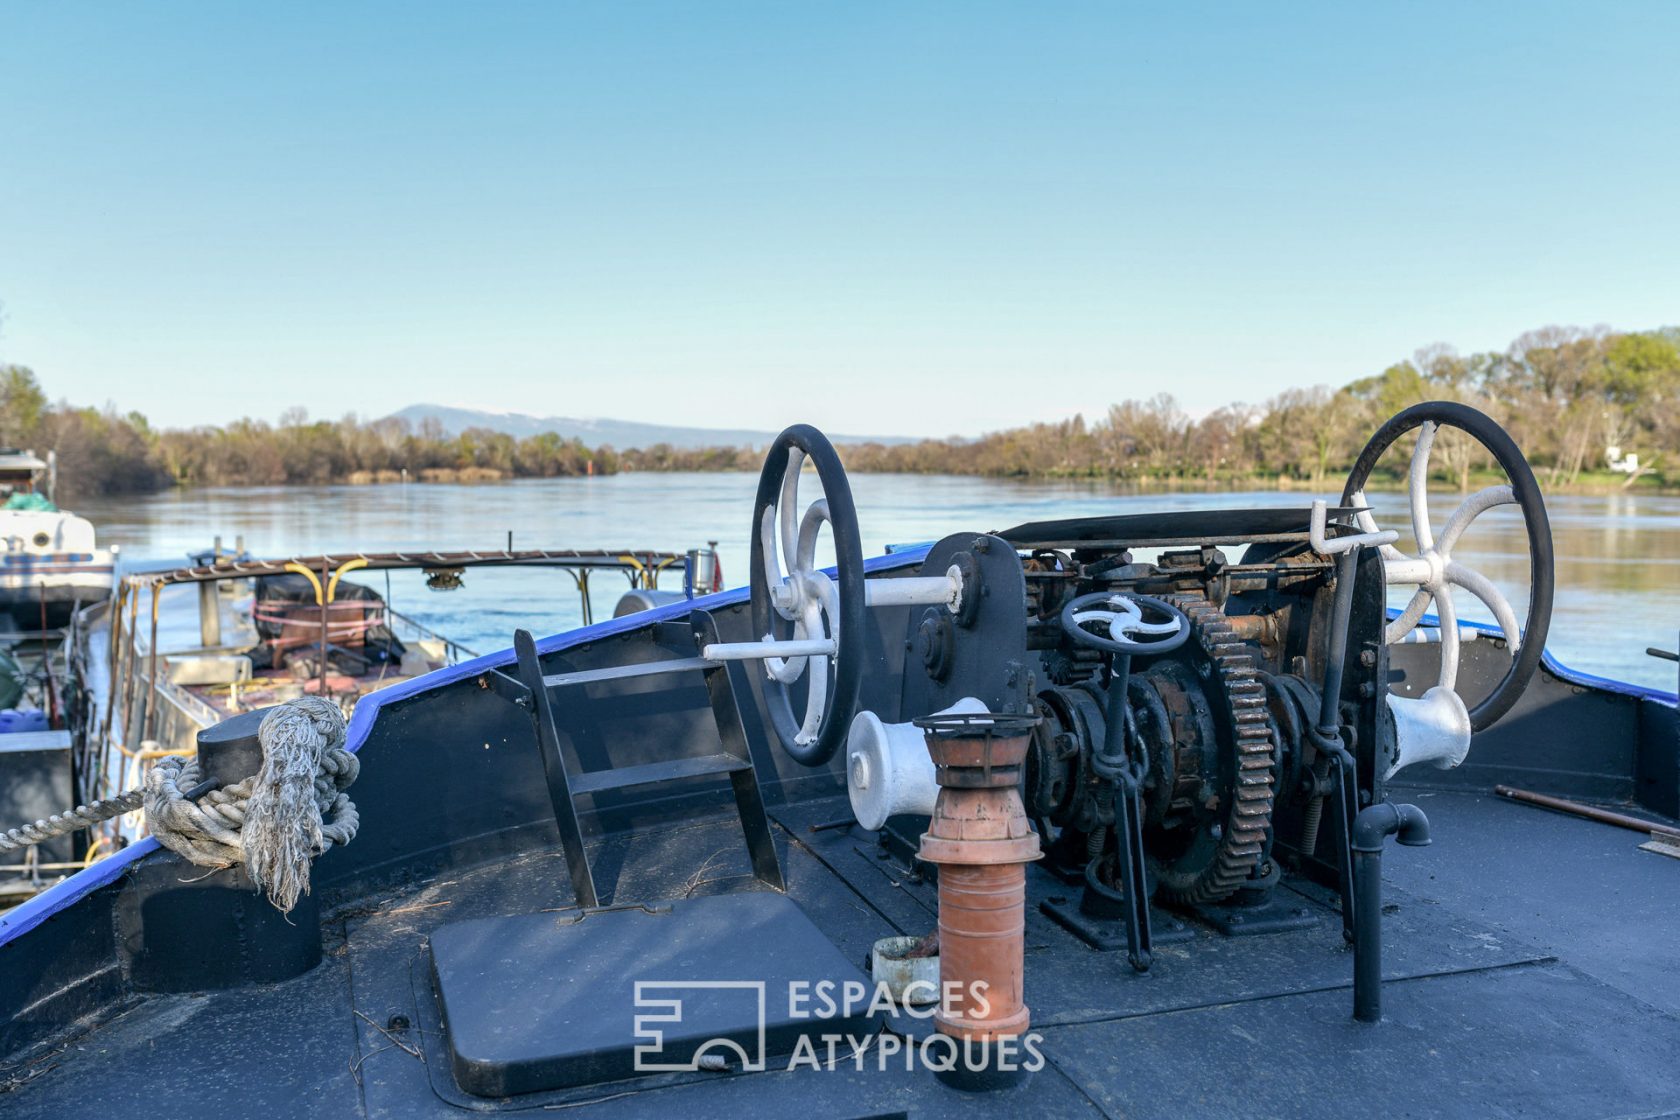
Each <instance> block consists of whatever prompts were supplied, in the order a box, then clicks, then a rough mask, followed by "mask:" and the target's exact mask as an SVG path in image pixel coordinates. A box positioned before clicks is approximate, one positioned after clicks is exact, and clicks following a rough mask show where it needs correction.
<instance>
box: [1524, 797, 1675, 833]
mask: <svg viewBox="0 0 1680 1120" xmlns="http://www.w3.org/2000/svg"><path fill="white" fill-rule="evenodd" d="M1493 792H1494V793H1497V794H1498V795H1499V796H1500V797H1508V798H1510V799H1511V800H1512V801H1525V802H1527V803H1528V804H1530V805H1539V806H1541V807H1542V808H1546V809H1555V810H1557V811H1558V812H1560V813H1568V814H1570V815H1571V816H1576V817H1585V818H1586V819H1587V820H1590V821H1598V822H1600V823H1601V824H1613V825H1615V826H1616V827H1617V828H1625V829H1629V830H1630V831H1633V832H1645V833H1662V834H1663V835H1669V834H1672V833H1674V832H1675V831H1676V830H1675V828H1674V827H1673V826H1672V825H1669V824H1665V823H1663V822H1662V821H1648V820H1643V819H1641V818H1639V817H1632V816H1629V815H1628V814H1626V813H1618V812H1615V811H1614V810H1612V809H1600V808H1599V807H1598V806H1596V805H1583V804H1581V803H1580V802H1579V801H1570V800H1568V799H1567V798H1563V797H1553V796H1551V795H1550V794H1546V793H1535V792H1533V791H1532V790H1526V789H1514V788H1512V787H1511V786H1494V787H1493Z"/></svg>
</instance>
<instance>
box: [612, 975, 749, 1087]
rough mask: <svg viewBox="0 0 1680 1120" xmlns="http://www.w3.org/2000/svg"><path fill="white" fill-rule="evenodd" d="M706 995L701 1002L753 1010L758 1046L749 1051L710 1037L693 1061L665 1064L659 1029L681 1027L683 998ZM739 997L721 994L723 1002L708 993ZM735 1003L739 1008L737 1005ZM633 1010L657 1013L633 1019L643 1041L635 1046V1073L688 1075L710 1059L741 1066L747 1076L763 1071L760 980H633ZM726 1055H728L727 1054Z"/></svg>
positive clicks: (736, 1044) (695, 1053)
mask: <svg viewBox="0 0 1680 1120" xmlns="http://www.w3.org/2000/svg"><path fill="white" fill-rule="evenodd" d="M700 992H704V993H708V995H706V996H704V997H697V998H704V999H706V1001H707V1003H708V1004H714V1003H717V1002H719V999H720V998H721V999H722V1001H723V1002H724V1003H725V1004H726V1005H728V1006H738V1007H739V1008H740V1009H741V1010H742V1011H743V1012H745V1011H746V1010H747V1009H749V1008H750V1009H752V1011H753V1012H754V1021H755V1022H757V1024H758V1042H757V1045H756V1047H755V1048H754V1049H752V1050H751V1051H750V1052H749V1050H748V1048H747V1047H745V1046H743V1045H741V1044H740V1043H739V1042H737V1041H735V1040H734V1039H732V1038H709V1039H707V1040H706V1041H705V1042H702V1043H701V1044H700V1045H699V1047H697V1048H696V1049H695V1051H694V1053H693V1055H692V1056H690V1057H689V1058H688V1059H687V1060H685V1061H670V1060H665V1059H667V1058H668V1057H669V1056H668V1055H667V1054H665V1053H664V1050H665V1033H666V1032H665V1029H664V1028H663V1027H662V1026H661V1024H670V1025H671V1026H672V1027H676V1026H680V1025H681V1023H682V1021H683V999H682V997H683V994H684V993H688V994H691V995H693V994H695V993H700ZM717 992H723V993H730V992H735V993H739V995H738V996H735V997H733V998H731V997H730V996H729V995H727V994H725V995H723V996H722V997H719V996H717V995H712V994H710V993H717ZM736 1000H739V1003H738V1004H737V1003H736V1002H735V1001H736ZM636 1009H637V1011H638V1012H643V1011H646V1012H657V1014H637V1015H636V1017H635V1019H634V1021H633V1024H632V1027H631V1029H632V1030H633V1031H634V1032H635V1037H636V1038H638V1039H644V1040H645V1041H643V1042H638V1043H637V1044H636V1049H635V1055H636V1056H635V1069H636V1072H637V1073H687V1072H689V1071H692V1070H699V1069H705V1068H706V1065H705V1059H706V1058H708V1057H711V1058H712V1059H713V1061H714V1062H715V1061H718V1060H722V1061H726V1062H727V1061H730V1060H731V1058H730V1055H731V1054H732V1055H734V1058H733V1060H734V1061H736V1062H739V1063H740V1065H741V1069H742V1070H744V1071H746V1072H748V1073H757V1072H760V1071H762V1070H763V1069H764V1064H765V1060H764V1022H765V1013H764V1009H765V996H764V981H762V980H638V981H636ZM741 1018H743V1019H744V1018H745V1014H743V1015H742V1016H741ZM725 1051H727V1053H725Z"/></svg>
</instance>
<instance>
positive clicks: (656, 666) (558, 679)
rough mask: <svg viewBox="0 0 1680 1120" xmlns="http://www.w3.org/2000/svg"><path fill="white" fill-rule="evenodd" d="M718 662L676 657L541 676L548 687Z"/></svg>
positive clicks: (690, 669)
mask: <svg viewBox="0 0 1680 1120" xmlns="http://www.w3.org/2000/svg"><path fill="white" fill-rule="evenodd" d="M718 667H719V663H718V662H716V661H707V660H706V659H705V658H704V657H678V658H674V659H673V660H670V661H644V662H641V663H639V664H636V665H614V666H613V667H612V668H610V669H585V670H583V671H582V672H578V673H550V674H548V675H547V676H545V677H543V684H544V685H546V686H547V687H549V688H565V687H567V686H568V685H578V684H591V683H594V682H597V681H622V680H628V679H630V678H632V677H651V676H654V675H655V674H658V673H688V672H695V671H700V670H706V669H716V668H718Z"/></svg>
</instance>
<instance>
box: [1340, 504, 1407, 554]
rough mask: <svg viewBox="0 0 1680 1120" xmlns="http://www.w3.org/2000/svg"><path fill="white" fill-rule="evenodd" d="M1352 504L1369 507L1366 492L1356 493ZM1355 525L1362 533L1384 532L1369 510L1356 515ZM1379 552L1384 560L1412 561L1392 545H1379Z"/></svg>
mask: <svg viewBox="0 0 1680 1120" xmlns="http://www.w3.org/2000/svg"><path fill="white" fill-rule="evenodd" d="M1352 502H1353V504H1354V505H1355V506H1368V505H1369V504H1370V503H1369V502H1368V501H1367V500H1366V498H1365V491H1363V490H1359V491H1355V493H1354V495H1353V497H1352ZM1353 523H1354V524H1355V525H1357V526H1358V527H1359V531H1360V532H1361V533H1380V532H1382V529H1381V527H1379V526H1378V525H1377V519H1376V517H1375V515H1373V514H1372V513H1371V511H1370V510H1369V509H1361V510H1360V511H1359V512H1358V513H1356V514H1354V515H1353ZM1377 552H1378V553H1379V554H1380V555H1381V556H1382V558H1383V559H1384V560H1393V561H1397V562H1398V561H1402V560H1410V559H1411V557H1410V556H1407V555H1406V554H1405V553H1404V552H1401V551H1400V550H1399V549H1398V548H1395V547H1394V546H1393V545H1391V544H1382V545H1378V546H1377Z"/></svg>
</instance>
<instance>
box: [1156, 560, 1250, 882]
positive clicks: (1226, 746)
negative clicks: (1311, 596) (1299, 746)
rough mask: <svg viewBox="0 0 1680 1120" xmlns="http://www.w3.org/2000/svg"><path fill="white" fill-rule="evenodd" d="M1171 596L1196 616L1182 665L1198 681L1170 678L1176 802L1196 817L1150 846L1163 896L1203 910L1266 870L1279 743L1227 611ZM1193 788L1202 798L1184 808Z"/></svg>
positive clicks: (1166, 690)
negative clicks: (1205, 726)
mask: <svg viewBox="0 0 1680 1120" xmlns="http://www.w3.org/2000/svg"><path fill="white" fill-rule="evenodd" d="M1162 598H1164V599H1166V600H1167V601H1168V602H1170V603H1172V604H1173V605H1174V606H1176V607H1177V608H1178V609H1179V610H1181V611H1183V612H1184V613H1185V614H1186V615H1187V616H1188V617H1189V619H1190V636H1191V641H1189V642H1187V643H1186V644H1185V646H1184V651H1183V654H1181V662H1182V663H1186V664H1188V665H1189V666H1190V667H1191V668H1192V669H1193V670H1194V672H1195V675H1196V677H1197V678H1198V679H1197V680H1196V681H1195V682H1190V681H1188V680H1187V679H1183V678H1187V676H1188V674H1184V673H1183V672H1182V670H1180V672H1179V673H1176V674H1172V675H1171V676H1167V677H1163V678H1162V679H1161V687H1162V691H1163V700H1164V701H1166V708H1167V711H1168V713H1169V717H1170V718H1169V723H1170V724H1171V725H1172V728H1173V745H1172V748H1171V749H1172V750H1173V753H1174V758H1173V766H1172V770H1173V775H1174V783H1173V787H1174V788H1173V792H1172V796H1173V804H1174V807H1175V808H1176V807H1183V808H1187V809H1188V810H1189V812H1188V813H1175V814H1174V816H1175V817H1178V823H1177V825H1176V827H1167V828H1161V829H1157V830H1154V831H1153V833H1152V835H1151V837H1149V839H1150V840H1152V841H1153V842H1152V843H1151V844H1150V845H1149V848H1150V855H1151V860H1152V862H1153V863H1154V866H1155V873H1156V877H1157V879H1158V881H1159V882H1160V888H1161V893H1162V895H1163V897H1165V898H1166V899H1167V900H1168V901H1170V902H1174V903H1177V904H1179V905H1184V906H1194V905H1202V904H1206V903H1210V902H1219V901H1221V900H1222V899H1225V898H1228V897H1230V896H1231V894H1232V893H1233V892H1235V891H1236V889H1237V888H1238V887H1240V886H1241V885H1242V884H1243V883H1244V881H1246V880H1247V879H1248V878H1249V876H1250V874H1252V872H1253V871H1254V868H1255V866H1256V864H1258V863H1259V861H1260V857H1261V854H1262V853H1263V852H1264V851H1265V847H1266V835H1267V832H1268V831H1269V830H1270V828H1271V823H1272V797H1273V792H1274V782H1275V774H1274V770H1275V766H1276V746H1277V744H1276V740H1275V737H1274V733H1273V729H1272V723H1271V719H1270V717H1269V715H1268V713H1267V708H1266V690H1265V686H1264V684H1263V682H1262V680H1261V676H1260V669H1259V667H1258V665H1257V664H1256V663H1255V658H1254V654H1253V652H1252V651H1251V650H1250V649H1249V647H1248V646H1247V645H1246V644H1245V643H1244V642H1243V641H1242V640H1241V639H1239V638H1238V637H1237V635H1236V632H1235V631H1234V630H1233V629H1232V628H1231V626H1230V624H1229V623H1227V622H1226V621H1225V616H1224V614H1223V613H1221V612H1220V610H1219V608H1217V607H1215V606H1214V605H1213V604H1212V603H1210V602H1208V601H1207V600H1206V599H1204V598H1202V597H1201V596H1199V595H1194V594H1182V593H1181V594H1174V595H1165V596H1162ZM1152 675H1153V674H1152ZM1173 677H1179V678H1181V680H1180V681H1179V682H1177V683H1175V682H1173V680H1172V678H1173ZM1197 685H1199V688H1198V687H1195V686H1197ZM1191 689H1193V691H1194V692H1199V693H1200V694H1201V696H1202V697H1203V698H1205V702H1206V708H1205V709H1204V711H1205V714H1206V715H1207V716H1209V717H1210V718H1209V719H1208V720H1207V721H1206V722H1208V723H1211V725H1212V728H1211V729H1212V731H1213V732H1214V739H1213V744H1212V747H1213V749H1212V750H1211V752H1210V751H1209V750H1208V749H1206V748H1207V746H1208V744H1206V743H1205V742H1203V741H1202V740H1203V739H1204V737H1205V736H1204V734H1203V733H1199V732H1198V730H1197V728H1196V726H1195V724H1197V723H1201V722H1202V721H1198V720H1195V719H1193V713H1192V712H1191V709H1192V708H1200V707H1201V705H1199V704H1195V703H1194V699H1195V698H1194V696H1193V695H1192V694H1191V693H1190V691H1189V690H1191ZM1174 693H1176V694H1177V695H1176V696H1175V695H1173V694H1174ZM1210 753H1211V755H1212V756H1213V757H1212V759H1211V760H1210V758H1209V755H1210ZM1210 761H1211V762H1212V763H1213V765H1212V766H1211V767H1210V766H1209V765H1208V763H1209V762H1210ZM1192 789H1193V790H1196V791H1198V794H1199V796H1194V797H1193V798H1191V799H1190V800H1192V802H1193V803H1192V804H1189V805H1185V804H1184V803H1185V801H1186V800H1187V798H1186V796H1185V795H1186V794H1187V793H1188V792H1189V791H1190V790H1192Z"/></svg>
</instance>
